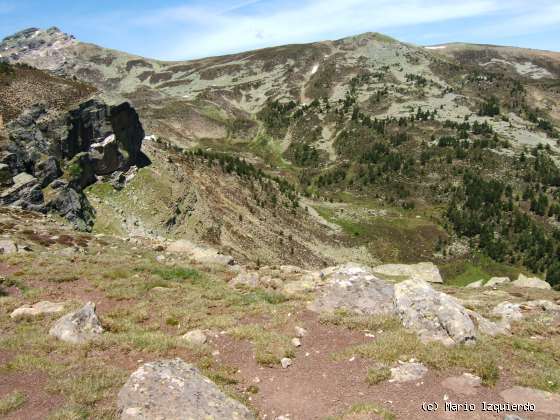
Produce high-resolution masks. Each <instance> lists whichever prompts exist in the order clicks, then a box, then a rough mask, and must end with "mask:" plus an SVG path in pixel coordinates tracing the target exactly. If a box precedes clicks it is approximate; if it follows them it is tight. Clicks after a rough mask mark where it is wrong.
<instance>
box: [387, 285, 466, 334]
mask: <svg viewBox="0 0 560 420" xmlns="http://www.w3.org/2000/svg"><path fill="white" fill-rule="evenodd" d="M394 293H395V295H394V305H395V311H396V313H397V315H398V316H399V317H400V319H401V321H402V323H403V325H404V326H405V327H406V328H410V329H413V330H415V331H416V333H417V334H418V336H419V337H420V339H421V340H422V341H425V342H427V341H439V342H441V343H443V344H444V345H453V344H468V343H473V342H474V341H475V340H476V335H477V331H476V326H475V324H474V322H473V321H472V319H471V317H470V316H469V313H468V312H467V310H466V309H465V308H464V307H463V306H462V305H461V304H460V303H459V301H457V299H455V298H453V297H451V296H449V295H446V294H445V293H441V292H438V291H437V290H434V289H433V288H432V287H431V286H430V285H429V284H428V283H427V282H425V281H422V280H406V281H404V282H402V283H399V284H396V285H395V292H394Z"/></svg>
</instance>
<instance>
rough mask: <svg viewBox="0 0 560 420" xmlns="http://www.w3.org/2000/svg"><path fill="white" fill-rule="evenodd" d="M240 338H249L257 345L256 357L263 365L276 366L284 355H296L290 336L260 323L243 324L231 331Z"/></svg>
mask: <svg viewBox="0 0 560 420" xmlns="http://www.w3.org/2000/svg"><path fill="white" fill-rule="evenodd" d="M230 334H231V336H232V337H234V338H236V339H238V340H249V341H251V343H253V345H254V347H255V359H256V360H257V363H259V364H260V365H263V366H276V365H278V364H279V363H280V360H281V359H282V358H283V357H294V350H293V347H292V344H291V342H290V338H289V337H287V336H285V335H282V334H279V333H277V332H273V331H270V330H269V329H267V328H264V327H263V326H261V325H258V324H252V325H242V326H240V327H237V328H234V329H233V330H232V331H230Z"/></svg>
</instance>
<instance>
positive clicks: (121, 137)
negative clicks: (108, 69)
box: [0, 100, 147, 230]
mask: <svg viewBox="0 0 560 420" xmlns="http://www.w3.org/2000/svg"><path fill="white" fill-rule="evenodd" d="M7 129H8V132H9V141H7V145H4V146H3V147H2V150H0V153H1V155H2V156H1V162H2V163H1V165H2V166H1V168H0V175H1V178H0V186H3V190H0V205H12V206H17V207H21V208H24V209H29V210H35V211H43V212H45V211H52V212H57V213H59V214H60V215H62V216H63V217H66V218H67V219H68V220H69V221H71V222H72V223H73V225H74V226H75V227H76V228H77V229H79V230H90V229H91V226H92V225H93V221H94V217H95V213H94V211H93V209H92V207H91V205H90V204H89V202H88V201H87V198H86V197H85V195H84V194H83V190H84V188H86V187H87V186H89V185H91V184H93V183H95V182H96V181H97V177H99V176H110V175H112V174H113V173H115V172H121V173H122V171H127V170H129V169H130V168H131V167H132V166H134V165H143V164H145V163H146V162H147V158H145V156H144V155H143V154H142V152H141V147H142V141H143V139H144V130H143V128H142V124H141V123H140V120H139V118H138V114H137V113H136V111H135V110H134V109H133V108H132V107H131V106H130V104H128V103H123V104H121V105H118V106H109V105H106V104H104V103H103V102H100V101H97V100H90V101H87V102H85V103H83V104H81V105H80V106H79V107H78V108H77V109H74V110H72V111H70V112H69V113H67V114H66V115H51V112H50V111H49V110H48V109H46V108H45V107H44V106H43V105H36V106H34V107H32V108H31V109H29V110H28V111H26V112H24V113H22V114H21V115H20V116H19V117H18V118H17V119H15V120H14V121H12V122H11V123H10V124H9V125H8V126H7ZM45 189H46V190H47V191H48V192H49V194H48V196H47V197H45V195H44V190H45Z"/></svg>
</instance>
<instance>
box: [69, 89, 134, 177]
mask: <svg viewBox="0 0 560 420" xmlns="http://www.w3.org/2000/svg"><path fill="white" fill-rule="evenodd" d="M66 124H67V127H68V135H67V137H66V139H65V140H64V141H63V142H61V144H60V152H61V155H62V156H63V157H64V158H65V159H71V158H73V157H74V156H75V155H77V154H78V153H81V152H88V153H89V154H90V157H91V159H92V160H93V161H94V166H95V171H96V175H108V174H110V173H112V172H114V171H117V170H121V171H125V170H127V169H128V168H130V167H131V166H132V165H135V164H137V163H138V161H139V159H140V158H141V151H140V149H141V147H142V141H143V140H144V137H145V133H144V129H143V128H142V124H141V123H140V119H139V117H138V114H137V113H136V111H135V110H134V108H132V107H131V106H130V104H129V103H127V102H125V103H123V104H121V105H118V106H108V105H106V104H104V103H103V102H101V101H97V100H91V101H88V102H85V103H83V104H81V105H80V107H79V108H78V109H75V110H73V111H70V113H69V115H68V117H67V122H66Z"/></svg>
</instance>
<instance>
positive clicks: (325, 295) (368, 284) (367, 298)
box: [309, 264, 393, 315]
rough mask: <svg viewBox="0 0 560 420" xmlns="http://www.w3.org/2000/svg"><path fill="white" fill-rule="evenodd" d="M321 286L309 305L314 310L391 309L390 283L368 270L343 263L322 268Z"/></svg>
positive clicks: (373, 311) (366, 311)
mask: <svg viewBox="0 0 560 420" xmlns="http://www.w3.org/2000/svg"><path fill="white" fill-rule="evenodd" d="M325 273H326V274H325V276H324V277H325V278H324V286H322V287H321V288H320V290H319V292H318V295H317V297H316V299H315V300H314V301H313V302H312V303H311V304H310V306H309V308H310V309H311V310H313V311H315V312H334V311H335V310H337V309H346V310H348V311H352V312H355V313H358V314H364V315H381V314H390V313H392V312H393V303H392V301H393V286H392V285H391V284H388V283H387V282H385V281H383V280H381V279H379V278H378V277H376V276H374V275H373V273H372V272H371V270H370V269H368V268H366V267H363V266H360V265H357V264H346V265H342V266H338V267H334V268H332V269H328V270H325Z"/></svg>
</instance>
